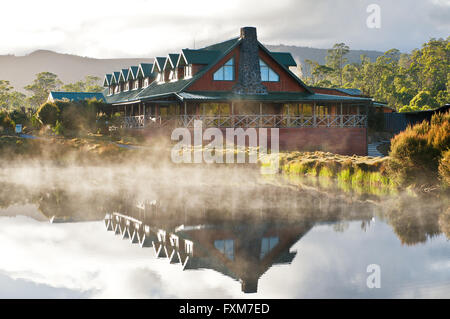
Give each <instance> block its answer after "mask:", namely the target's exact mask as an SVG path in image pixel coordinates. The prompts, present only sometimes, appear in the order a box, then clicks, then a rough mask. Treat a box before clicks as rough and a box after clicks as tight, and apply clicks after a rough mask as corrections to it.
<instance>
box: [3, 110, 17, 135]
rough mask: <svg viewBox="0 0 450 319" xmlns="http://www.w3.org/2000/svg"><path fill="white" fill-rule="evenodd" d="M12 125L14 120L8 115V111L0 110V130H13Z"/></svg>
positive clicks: (13, 125)
mask: <svg viewBox="0 0 450 319" xmlns="http://www.w3.org/2000/svg"><path fill="white" fill-rule="evenodd" d="M14 127H15V124H14V121H13V120H12V119H11V117H10V116H9V113H8V112H7V111H6V110H2V111H0V132H2V131H3V132H13V131H14Z"/></svg>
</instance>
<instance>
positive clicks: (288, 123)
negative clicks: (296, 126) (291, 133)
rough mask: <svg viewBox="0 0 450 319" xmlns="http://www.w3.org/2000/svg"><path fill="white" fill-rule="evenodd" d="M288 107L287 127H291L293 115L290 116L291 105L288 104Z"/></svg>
mask: <svg viewBox="0 0 450 319" xmlns="http://www.w3.org/2000/svg"><path fill="white" fill-rule="evenodd" d="M286 105H287V127H290V126H291V115H290V107H289V105H290V104H286Z"/></svg>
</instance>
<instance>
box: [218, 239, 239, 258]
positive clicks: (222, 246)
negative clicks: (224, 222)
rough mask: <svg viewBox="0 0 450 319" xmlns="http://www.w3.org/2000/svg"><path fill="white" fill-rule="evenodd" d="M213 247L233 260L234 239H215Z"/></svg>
mask: <svg viewBox="0 0 450 319" xmlns="http://www.w3.org/2000/svg"><path fill="white" fill-rule="evenodd" d="M214 247H216V248H217V249H218V250H219V251H220V252H221V253H222V254H224V255H225V256H227V258H228V259H230V260H234V240H233V239H225V240H215V241H214Z"/></svg>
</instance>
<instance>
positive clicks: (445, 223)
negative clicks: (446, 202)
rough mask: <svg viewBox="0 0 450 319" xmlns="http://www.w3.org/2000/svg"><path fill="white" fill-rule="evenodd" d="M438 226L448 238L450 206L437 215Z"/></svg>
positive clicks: (449, 237)
mask: <svg viewBox="0 0 450 319" xmlns="http://www.w3.org/2000/svg"><path fill="white" fill-rule="evenodd" d="M439 227H440V228H441V230H442V232H443V233H444V234H445V236H447V238H448V239H450V207H449V208H447V210H446V211H445V212H444V213H442V214H441V215H440V216H439Z"/></svg>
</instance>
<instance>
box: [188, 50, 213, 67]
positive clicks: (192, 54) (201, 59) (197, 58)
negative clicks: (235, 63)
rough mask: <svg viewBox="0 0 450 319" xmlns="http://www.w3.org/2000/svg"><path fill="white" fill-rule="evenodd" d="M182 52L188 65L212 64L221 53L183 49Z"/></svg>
mask: <svg viewBox="0 0 450 319" xmlns="http://www.w3.org/2000/svg"><path fill="white" fill-rule="evenodd" d="M181 52H182V55H183V57H184V59H185V60H186V63H187V64H210V63H211V62H212V61H214V60H215V59H217V57H218V56H219V55H220V51H211V50H190V49H183V50H181ZM180 59H181V57H180Z"/></svg>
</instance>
